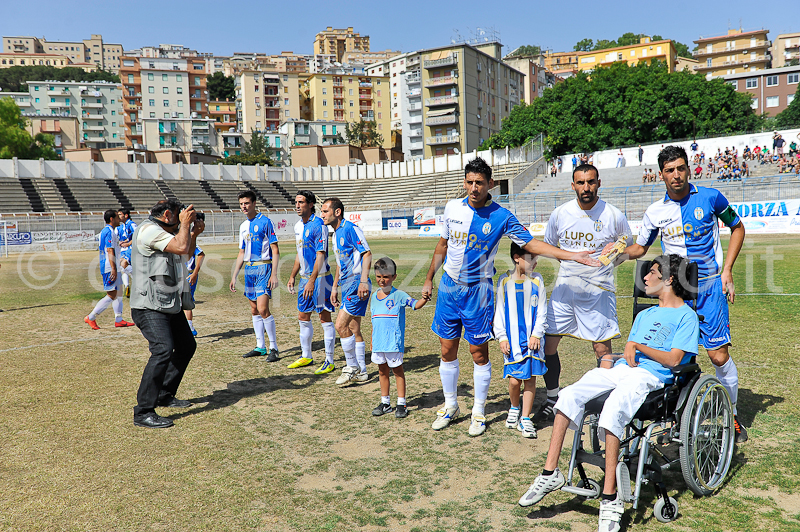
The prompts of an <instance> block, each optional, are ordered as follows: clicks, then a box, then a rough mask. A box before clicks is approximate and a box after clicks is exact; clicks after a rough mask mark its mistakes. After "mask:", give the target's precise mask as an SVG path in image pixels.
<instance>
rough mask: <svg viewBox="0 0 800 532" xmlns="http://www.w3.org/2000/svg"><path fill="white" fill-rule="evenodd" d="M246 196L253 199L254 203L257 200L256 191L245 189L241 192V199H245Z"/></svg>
mask: <svg viewBox="0 0 800 532" xmlns="http://www.w3.org/2000/svg"><path fill="white" fill-rule="evenodd" d="M244 198H247V199H249V200H250V201H252V202H253V203H255V202H256V193H255V192H253V191H252V190H243V191H241V192H239V199H244Z"/></svg>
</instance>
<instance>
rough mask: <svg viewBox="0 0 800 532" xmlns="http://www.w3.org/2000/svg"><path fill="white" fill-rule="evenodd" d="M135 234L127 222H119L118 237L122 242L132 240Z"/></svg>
mask: <svg viewBox="0 0 800 532" xmlns="http://www.w3.org/2000/svg"><path fill="white" fill-rule="evenodd" d="M132 236H133V231H132V230H131V227H130V226H129V225H128V224H127V222H126V223H124V224H119V225H118V226H117V237H118V238H119V241H120V242H125V241H126V240H130V239H131V237H132Z"/></svg>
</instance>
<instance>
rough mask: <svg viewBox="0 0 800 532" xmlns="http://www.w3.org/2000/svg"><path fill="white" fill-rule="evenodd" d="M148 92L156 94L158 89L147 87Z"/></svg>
mask: <svg viewBox="0 0 800 532" xmlns="http://www.w3.org/2000/svg"><path fill="white" fill-rule="evenodd" d="M147 92H149V93H150V94H155V92H156V88H155V87H147Z"/></svg>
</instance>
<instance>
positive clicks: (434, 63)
mask: <svg viewBox="0 0 800 532" xmlns="http://www.w3.org/2000/svg"><path fill="white" fill-rule="evenodd" d="M457 64H458V54H455V53H454V54H451V55H449V56H447V57H442V58H441V59H430V60H425V61H424V62H423V66H424V67H425V68H439V67H443V66H450V65H457Z"/></svg>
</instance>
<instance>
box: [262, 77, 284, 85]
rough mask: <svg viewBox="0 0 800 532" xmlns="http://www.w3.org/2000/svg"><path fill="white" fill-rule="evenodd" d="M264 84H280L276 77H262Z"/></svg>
mask: <svg viewBox="0 0 800 532" xmlns="http://www.w3.org/2000/svg"><path fill="white" fill-rule="evenodd" d="M264 85H280V80H279V79H277V78H264Z"/></svg>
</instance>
